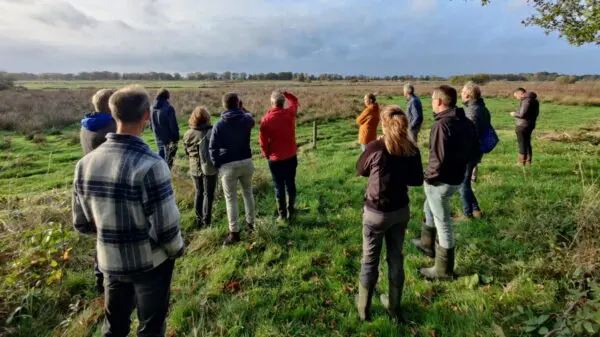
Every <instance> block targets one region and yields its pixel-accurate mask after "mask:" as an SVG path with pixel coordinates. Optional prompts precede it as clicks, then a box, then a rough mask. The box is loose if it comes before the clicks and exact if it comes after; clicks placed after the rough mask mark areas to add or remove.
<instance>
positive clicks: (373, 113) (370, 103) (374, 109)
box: [356, 94, 379, 152]
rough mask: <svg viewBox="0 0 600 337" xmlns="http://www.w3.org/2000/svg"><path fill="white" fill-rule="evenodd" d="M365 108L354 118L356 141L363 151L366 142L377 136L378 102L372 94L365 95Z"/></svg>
mask: <svg viewBox="0 0 600 337" xmlns="http://www.w3.org/2000/svg"><path fill="white" fill-rule="evenodd" d="M364 102H365V107H366V108H365V110H363V112H362V113H361V114H360V116H358V117H357V118H356V124H357V125H358V126H360V129H359V130H358V143H359V144H360V148H361V150H362V151H363V152H364V151H365V149H366V148H367V144H369V143H370V142H372V141H374V140H375V139H376V138H377V126H378V125H379V104H377V97H375V95H374V94H368V95H365V100H364Z"/></svg>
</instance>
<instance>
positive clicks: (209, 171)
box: [198, 129, 219, 176]
mask: <svg viewBox="0 0 600 337" xmlns="http://www.w3.org/2000/svg"><path fill="white" fill-rule="evenodd" d="M211 137H212V129H210V130H208V131H207V132H206V135H204V137H202V139H201V140H200V144H198V159H199V160H200V163H199V166H200V168H202V173H204V174H205V175H207V176H212V175H215V174H217V173H218V172H219V171H218V170H217V169H216V168H215V166H214V165H213V162H212V161H211V160H210V154H209V153H208V145H209V143H210V138H211Z"/></svg>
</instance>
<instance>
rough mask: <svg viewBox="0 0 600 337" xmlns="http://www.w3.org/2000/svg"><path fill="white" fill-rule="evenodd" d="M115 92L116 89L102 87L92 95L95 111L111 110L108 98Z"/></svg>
mask: <svg viewBox="0 0 600 337" xmlns="http://www.w3.org/2000/svg"><path fill="white" fill-rule="evenodd" d="M114 93H115V90H114V89H100V90H98V91H97V92H96V93H95V94H94V96H93V97H92V105H93V106H94V110H95V112H110V107H109V106H108V100H109V98H110V96H112V94H114Z"/></svg>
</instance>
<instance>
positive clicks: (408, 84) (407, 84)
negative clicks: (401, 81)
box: [404, 83, 415, 95]
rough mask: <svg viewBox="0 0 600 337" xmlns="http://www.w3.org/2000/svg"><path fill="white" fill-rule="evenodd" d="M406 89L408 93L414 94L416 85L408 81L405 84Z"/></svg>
mask: <svg viewBox="0 0 600 337" xmlns="http://www.w3.org/2000/svg"><path fill="white" fill-rule="evenodd" d="M404 91H406V92H407V93H409V94H411V95H414V94H415V87H414V86H413V85H412V84H411V83H406V84H405V85H404Z"/></svg>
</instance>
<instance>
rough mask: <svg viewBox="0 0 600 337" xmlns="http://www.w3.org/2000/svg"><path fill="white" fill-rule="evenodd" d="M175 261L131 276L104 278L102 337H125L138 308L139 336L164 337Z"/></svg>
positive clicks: (106, 276)
mask: <svg viewBox="0 0 600 337" xmlns="http://www.w3.org/2000/svg"><path fill="white" fill-rule="evenodd" d="M174 266H175V260H166V261H165V262H163V263H162V264H161V265H159V266H158V267H156V268H154V269H152V270H149V271H146V272H142V273H139V274H134V275H129V276H112V275H108V274H106V275H105V277H104V298H105V303H104V312H105V314H106V315H105V317H104V326H103V327H102V337H126V336H127V335H128V334H129V329H130V325H131V319H130V317H131V313H132V312H133V309H134V308H135V307H136V306H137V314H138V320H139V322H140V324H139V327H138V334H137V335H138V336H140V337H158V336H164V335H165V330H166V324H165V319H166V317H167V312H168V308H169V296H170V291H169V290H170V288H171V277H172V276H173V267H174Z"/></svg>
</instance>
